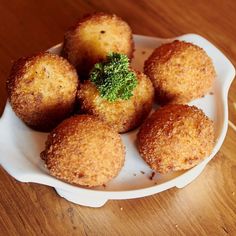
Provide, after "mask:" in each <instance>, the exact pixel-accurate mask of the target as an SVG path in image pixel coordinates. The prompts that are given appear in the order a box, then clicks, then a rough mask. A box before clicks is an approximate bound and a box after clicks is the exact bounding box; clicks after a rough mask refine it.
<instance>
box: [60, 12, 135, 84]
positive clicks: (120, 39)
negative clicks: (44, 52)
mask: <svg viewBox="0 0 236 236" xmlns="http://www.w3.org/2000/svg"><path fill="white" fill-rule="evenodd" d="M133 50H134V44H133V36H132V31H131V28H130V27H129V25H128V24H127V23H126V22H125V21H123V20H122V19H121V18H120V17H118V16H116V15H114V14H113V15H109V14H105V13H96V14H93V15H89V16H86V17H85V18H83V19H82V20H80V21H79V22H78V23H77V24H76V25H75V26H74V27H72V28H71V29H70V30H69V31H67V32H66V33H65V37H64V45H63V50H62V55H63V56H64V57H65V58H67V59H68V60H69V61H70V62H71V63H72V64H73V65H74V66H75V67H76V69H77V71H78V73H79V75H80V77H81V78H82V77H83V78H85V79H86V77H87V75H88V72H89V71H90V70H91V69H92V67H93V65H94V64H95V63H97V62H99V61H101V60H104V59H105V58H106V56H107V54H108V53H111V52H117V53H122V54H126V55H127V56H128V57H129V58H132V56H133Z"/></svg>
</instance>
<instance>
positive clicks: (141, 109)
mask: <svg viewBox="0 0 236 236" xmlns="http://www.w3.org/2000/svg"><path fill="white" fill-rule="evenodd" d="M135 75H136V78H137V86H136V87H135V88H134V90H133V95H132V96H131V97H130V98H129V99H127V100H122V99H118V100H116V101H108V100H107V99H105V98H102V97H101V96H100V94H99V91H98V89H97V87H96V86H95V85H94V84H93V83H92V82H91V81H89V80H88V81H85V82H84V83H83V84H81V86H80V89H79V90H78V93H77V98H78V102H79V104H80V107H81V110H82V111H83V112H85V113H88V114H91V115H95V116H98V117H99V118H100V119H101V120H103V121H105V122H106V123H107V124H109V125H110V126H112V127H113V128H114V129H115V130H116V131H117V132H119V133H124V132H127V131H129V130H132V129H134V128H136V127H138V126H139V125H140V124H141V123H142V122H143V121H144V119H145V118H146V117H147V116H148V115H149V113H150V111H151V108H152V103H153V98H154V88H153V85H152V83H151V81H150V80H149V78H147V76H146V75H144V74H143V73H141V72H135Z"/></svg>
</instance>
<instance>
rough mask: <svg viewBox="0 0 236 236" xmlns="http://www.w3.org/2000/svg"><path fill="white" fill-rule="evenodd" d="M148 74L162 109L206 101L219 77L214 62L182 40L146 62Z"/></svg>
mask: <svg viewBox="0 0 236 236" xmlns="http://www.w3.org/2000/svg"><path fill="white" fill-rule="evenodd" d="M144 72H145V73H146V74H147V75H148V76H149V77H150V79H151V80H152V82H153V85H154V88H155V95H156V98H157V102H158V103H160V104H162V105H163V104H167V103H187V102H189V101H191V100H193V99H196V98H199V97H202V96H203V95H204V94H206V93H207V92H208V91H209V89H210V88H211V87H212V84H213V81H214V79H215V77H216V72H215V69H214V66H213V63H212V60H211V59H210V58H209V57H208V55H207V54H206V52H205V51H204V50H203V49H202V48H200V47H198V46H196V45H194V44H192V43H187V42H184V41H178V40H175V41H174V42H171V43H167V44H163V45H161V46H160V47H159V48H156V49H155V50H154V51H153V53H152V54H151V55H150V57H149V58H148V59H147V60H146V61H145V63H144Z"/></svg>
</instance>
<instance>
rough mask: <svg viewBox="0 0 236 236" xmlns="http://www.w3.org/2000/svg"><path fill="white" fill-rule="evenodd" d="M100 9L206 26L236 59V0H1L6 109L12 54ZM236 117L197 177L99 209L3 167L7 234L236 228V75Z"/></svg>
mask: <svg viewBox="0 0 236 236" xmlns="http://www.w3.org/2000/svg"><path fill="white" fill-rule="evenodd" d="M95 11H105V12H109V13H116V14H117V15H119V16H121V17H122V18H123V19H125V20H126V21H127V22H128V23H129V24H130V26H131V27H132V29H133V32H134V33H136V34H143V35H150V36H157V37H164V38H165V37H174V36H177V35H181V34H184V33H197V34H200V35H202V36H203V37H206V38H207V39H208V40H209V41H211V42H212V43H214V44H215V45H216V46H217V47H218V48H219V49H221V50H222V51H223V52H224V53H225V54H226V55H227V56H228V57H229V58H230V59H231V61H232V62H233V63H234V64H236V24H235V22H236V14H235V12H236V2H235V1H234V0H231V1H229V0H225V1H220V0H214V1H213V0H212V1H205V0H201V1H200V0H199V1H196V0H195V1H193V0H191V1H190V0H184V1H183V0H178V1H174V0H173V1H171V0H165V1H158V0H156V1H154V0H153V1H138V0H136V1H115V0H113V1H105V0H103V1H92V0H91V1H89V0H87V1H78V0H77V1H74V0H71V1H56V0H51V1H47V0H43V1H42V0H41V1H40V0H38V1H33V0H28V1H23V0H21V1H20V0H18V1H17V0H1V4H0V22H1V24H0V49H1V53H0V108H1V110H2V109H3V106H4V103H5V99H6V92H5V80H6V77H7V75H8V73H9V70H10V68H11V65H12V61H13V60H15V59H17V58H19V57H21V56H24V55H29V54H31V53H33V52H37V51H40V50H44V49H47V48H49V47H50V46H52V45H54V44H56V43H58V42H61V41H62V39H63V34H64V32H65V30H66V29H67V28H68V27H69V26H70V25H71V24H73V23H74V22H75V21H76V19H78V18H80V17H81V16H83V15H84V14H85V13H91V12H95ZM229 119H230V121H231V123H232V124H231V126H229V129H228V133H227V137H226V139H225V141H224V144H223V146H222V148H221V149H220V151H219V153H218V154H217V155H216V157H215V158H214V159H213V160H212V161H211V162H210V164H209V165H208V166H207V168H206V169H205V170H204V172H203V173H202V174H201V176H200V177H199V178H197V180H195V181H194V182H193V183H191V184H190V185H188V186H187V187H185V188H184V189H171V190H168V191H165V192H162V193H159V194H156V195H154V196H150V197H145V198H142V199H134V200H122V201H121V200H120V201H109V202H108V203H107V204H106V205H105V206H104V207H102V208H99V209H92V208H88V207H82V206H79V205H75V204H72V203H70V202H67V201H66V200H64V199H62V198H60V197H59V196H58V195H57V194H56V192H55V191H54V189H53V188H50V187H46V186H42V185H37V184H25V183H20V182H17V181H16V180H14V179H13V178H12V177H10V176H9V175H8V174H7V173H6V172H5V171H4V170H3V169H2V168H1V169H0V190H1V192H0V235H4V236H5V235H24V236H25V235H227V234H228V235H236V130H235V129H233V123H234V124H236V80H235V81H234V82H233V84H232V86H231V88H230V92H229ZM234 127H235V126H234ZM0 132H1V131H0Z"/></svg>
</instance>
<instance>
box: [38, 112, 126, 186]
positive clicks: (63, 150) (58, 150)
mask: <svg viewBox="0 0 236 236" xmlns="http://www.w3.org/2000/svg"><path fill="white" fill-rule="evenodd" d="M41 158H42V159H43V160H44V161H45V164H46V167H47V168H48V169H49V172H50V174H51V175H53V176H55V177H56V178H58V179H61V180H63V181H66V182H69V183H71V184H76V185H81V186H88V187H93V186H100V185H103V184H106V183H107V182H108V181H109V180H111V179H112V178H114V177H115V176H116V175H117V174H118V173H119V171H120V170H121V168H122V166H123V165H124V159H125V147H124V145H123V143H122V140H121V137H120V135H119V134H118V133H116V132H115V131H114V130H113V129H112V128H111V127H109V126H108V125H107V124H105V123H104V122H102V121H101V120H99V119H98V118H97V117H95V116H91V115H76V116H73V117H71V118H68V119H66V120H64V121H63V122H62V123H61V124H60V125H59V126H58V127H56V128H55V129H54V130H53V131H52V132H51V133H50V134H49V136H48V139H47V141H46V148H45V151H43V152H42V153H41Z"/></svg>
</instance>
